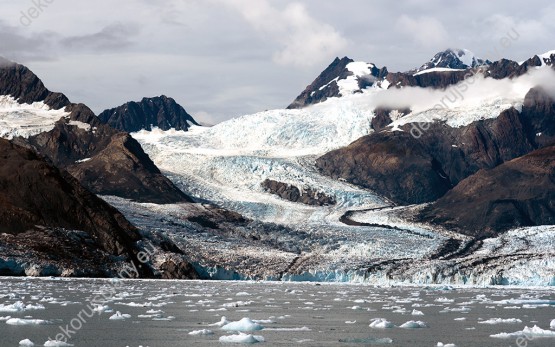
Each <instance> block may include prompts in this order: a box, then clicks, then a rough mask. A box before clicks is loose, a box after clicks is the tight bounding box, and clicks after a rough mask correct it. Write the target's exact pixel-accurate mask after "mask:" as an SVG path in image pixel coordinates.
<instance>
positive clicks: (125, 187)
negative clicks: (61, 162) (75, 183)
mask: <svg viewBox="0 0 555 347" xmlns="http://www.w3.org/2000/svg"><path fill="white" fill-rule="evenodd" d="M67 170H68V171H69V172H70V173H71V174H72V175H73V176H74V177H75V178H77V179H78V180H79V181H80V182H83V185H85V186H86V187H87V188H88V189H90V190H91V191H93V192H95V193H97V194H101V195H114V196H120V197H126V198H129V199H132V200H135V201H146V202H152V203H157V204H165V203H174V202H192V199H190V198H189V197H188V196H187V195H185V194H184V193H182V192H181V191H180V190H179V189H177V188H176V187H175V186H174V184H173V183H172V182H171V181H169V180H168V179H167V178H166V177H164V176H163V175H162V173H161V172H160V170H159V169H158V168H157V167H156V165H154V163H153V162H152V160H150V158H149V157H148V155H147V154H146V153H145V152H144V151H143V149H142V148H141V146H140V144H139V143H138V142H137V141H136V140H135V139H133V138H132V137H131V136H130V135H129V134H126V133H116V134H114V135H112V137H111V138H110V142H109V143H108V145H107V146H106V147H105V148H103V149H102V150H101V151H100V152H98V154H96V155H94V156H93V157H92V158H91V159H90V160H87V161H84V162H81V163H76V164H72V165H69V166H68V167H67Z"/></svg>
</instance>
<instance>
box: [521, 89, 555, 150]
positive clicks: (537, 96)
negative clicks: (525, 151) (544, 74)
mask: <svg viewBox="0 0 555 347" xmlns="http://www.w3.org/2000/svg"><path fill="white" fill-rule="evenodd" d="M522 120H523V123H524V127H525V128H526V130H527V135H528V138H529V139H530V141H531V142H532V143H534V145H535V146H536V147H538V148H539V147H544V146H548V145H551V144H554V143H555V101H554V100H553V99H552V98H551V96H549V95H548V94H547V93H546V92H545V91H544V90H542V89H541V88H532V89H530V91H529V92H528V93H527V94H526V97H525V98H524V103H523V106H522Z"/></svg>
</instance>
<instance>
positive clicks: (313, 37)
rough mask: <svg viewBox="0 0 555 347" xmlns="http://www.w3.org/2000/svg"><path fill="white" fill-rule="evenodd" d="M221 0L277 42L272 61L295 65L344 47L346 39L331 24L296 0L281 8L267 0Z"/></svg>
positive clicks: (315, 60)
mask: <svg viewBox="0 0 555 347" xmlns="http://www.w3.org/2000/svg"><path fill="white" fill-rule="evenodd" d="M223 3H225V4H227V5H230V6H232V7H233V8H235V9H236V10H237V11H239V13H241V15H242V16H243V17H244V18H245V20H246V21H247V22H248V23H249V24H250V25H251V26H252V27H253V28H254V29H255V30H257V31H259V32H260V33H261V34H263V35H265V36H267V37H269V38H270V39H272V40H274V41H276V42H277V43H278V44H279V49H278V51H276V52H275V53H274V55H273V60H274V62H276V63H278V64H281V65H292V66H297V67H304V66H313V65H316V64H320V63H321V62H323V61H329V60H330V58H333V56H335V55H337V54H340V53H341V52H342V51H343V50H344V49H345V47H346V46H347V40H346V39H345V38H344V37H343V36H342V35H341V34H340V33H339V32H338V31H337V30H336V29H335V28H334V27H333V26H331V25H329V24H326V23H323V22H320V21H318V20H317V19H315V18H313V17H312V16H311V15H310V13H309V12H308V10H307V9H306V7H305V6H304V5H303V4H301V3H298V2H293V3H290V4H288V5H287V6H286V7H285V8H283V9H278V8H276V7H274V6H272V5H271V4H270V3H269V2H268V1H267V0H260V1H256V2H253V1H248V0H232V1H224V2H223Z"/></svg>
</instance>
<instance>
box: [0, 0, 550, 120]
mask: <svg viewBox="0 0 555 347" xmlns="http://www.w3.org/2000/svg"><path fill="white" fill-rule="evenodd" d="M37 4H38V7H39V8H37ZM446 4H448V5H446ZM33 8H34V9H33ZM0 13H1V17H0V55H1V56H4V57H6V58H8V59H11V60H15V61H17V62H20V63H23V64H25V65H27V66H28V67H30V68H31V69H32V70H33V71H34V72H35V73H37V74H38V75H39V77H41V79H42V80H43V81H44V82H45V84H46V85H47V87H48V88H49V89H51V90H54V91H60V92H63V93H65V94H66V95H67V96H68V97H69V98H70V99H71V100H72V101H73V102H83V103H86V104H87V105H89V106H90V107H91V108H92V109H93V110H94V111H95V112H97V113H98V112H100V111H102V110H104V109H105V108H109V107H114V106H118V105H120V104H122V103H124V102H126V101H130V100H140V99H141V98H142V97H143V96H156V95H161V94H165V95H168V96H171V97H173V98H175V99H176V100H177V101H178V102H179V103H180V104H181V105H183V106H184V107H185V109H187V111H189V113H191V114H193V115H194V116H195V117H196V118H198V119H199V120H201V121H204V122H206V123H217V122H220V121H222V120H225V119H228V118H231V117H235V116H238V115H242V114H248V113H253V112H257V111H262V110H265V109H273V108H282V107H285V106H287V105H288V104H289V103H290V102H291V101H292V100H293V99H294V98H295V97H296V96H297V95H298V94H299V93H300V92H301V91H302V90H303V89H304V88H305V87H306V85H308V84H309V83H310V82H312V80H313V79H314V78H315V77H316V76H317V75H318V73H320V72H321V71H322V70H323V69H324V68H325V67H326V66H327V65H328V64H329V63H330V62H331V61H332V60H333V58H335V57H336V56H340V57H343V56H348V57H350V58H352V59H355V60H363V61H367V62H372V63H374V64H376V65H378V66H380V67H381V66H387V67H388V69H389V70H390V71H405V70H409V69H411V68H413V67H416V66H418V65H421V64H422V63H424V62H426V61H427V60H429V59H430V58H431V57H432V56H433V55H434V54H435V53H436V52H438V51H441V50H443V49H445V48H448V47H453V48H455V47H456V48H459V47H460V48H468V49H470V50H472V51H473V52H474V53H475V54H476V55H478V56H480V57H483V58H487V59H490V60H496V59H499V58H501V57H506V58H510V59H513V60H524V59H526V58H528V57H530V56H532V55H534V54H536V53H543V52H546V51H549V50H552V49H555V44H553V43H552V33H553V29H554V28H555V21H553V18H555V5H552V2H551V1H549V0H541V1H540V0H528V1H526V3H525V4H523V2H522V1H512V0H511V1H483V0H479V1H478V0H469V1H460V2H454V1H449V2H447V1H439V0H398V1H394V2H393V1H389V0H373V1H370V0H342V1H331V0H330V1H322V0H306V1H301V0H297V1H295V0H117V1H114V0H95V1H82V0H34V1H32V0H22V1H12V0H0Z"/></svg>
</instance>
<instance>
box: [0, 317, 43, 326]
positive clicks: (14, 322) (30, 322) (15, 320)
mask: <svg viewBox="0 0 555 347" xmlns="http://www.w3.org/2000/svg"><path fill="white" fill-rule="evenodd" d="M6 324H9V325H45V324H50V322H49V321H47V320H43V319H22V318H10V319H8V320H7V321H6Z"/></svg>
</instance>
